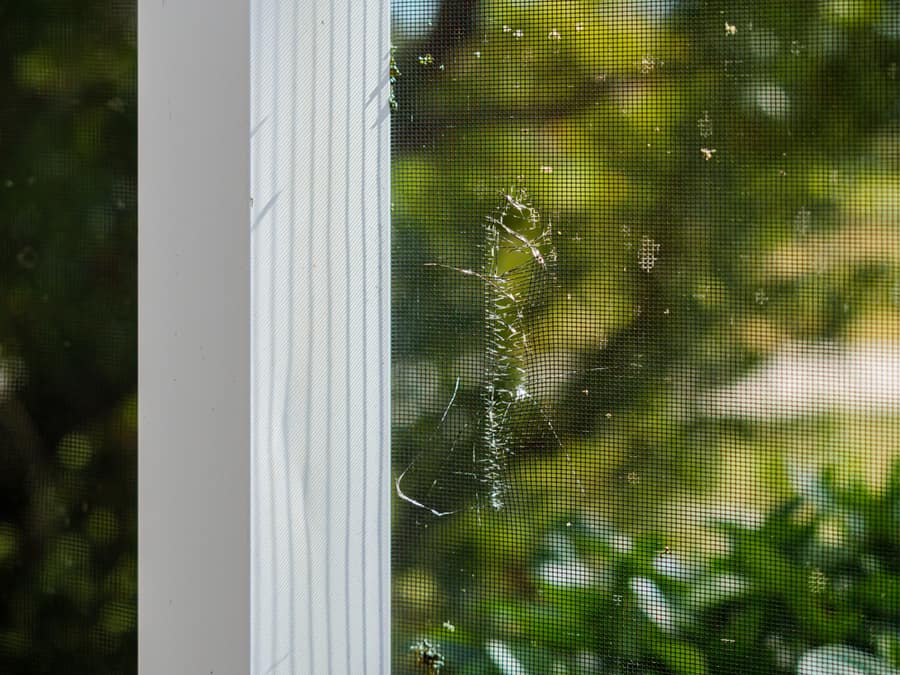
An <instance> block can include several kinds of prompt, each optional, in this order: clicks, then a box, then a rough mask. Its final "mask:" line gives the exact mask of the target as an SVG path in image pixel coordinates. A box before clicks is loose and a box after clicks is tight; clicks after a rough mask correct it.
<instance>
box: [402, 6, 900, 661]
mask: <svg viewBox="0 0 900 675" xmlns="http://www.w3.org/2000/svg"><path fill="white" fill-rule="evenodd" d="M392 11H393V19H392V21H393V42H394V48H393V50H392V52H391V66H390V67H391V88H392V103H391V107H392V110H391V125H392V167H391V181H392V242H393V243H392V255H393V259H392V266H393V267H392V269H393V272H392V293H393V295H392V303H393V308H392V311H393V324H392V358H393V366H392V367H393V372H392V381H393V385H392V408H393V412H392V434H393V447H392V465H393V476H392V480H393V482H394V485H393V488H394V505H393V531H392V535H391V536H392V551H393V610H392V611H393V616H392V622H393V624H392V635H393V645H392V649H393V670H394V672H397V673H436V672H441V673H494V674H497V673H499V674H502V675H524V674H533V673H541V674H544V673H553V674H558V675H562V674H572V675H574V674H580V673H656V674H679V675H688V674H691V675H699V674H702V673H760V674H769V673H801V674H804V675H806V674H812V673H849V672H854V673H896V672H900V445H898V438H900V150H898V149H900V89H898V72H897V71H898V62H900V4H898V3H896V2H889V1H887V0H884V1H881V2H877V1H874V0H872V1H866V0H860V1H859V2H848V1H844V0H822V1H806V0H802V1H801V0H797V1H792V2H780V1H775V0H765V1H759V2H753V3H731V2H724V1H718V0H708V1H707V0H618V1H615V0H604V1H589V0H575V1H572V2H551V1H549V0H546V1H538V0H534V1H527V0H518V1H514V0H482V1H481V2H477V1H476V0H456V1H452V0H445V1H443V2H440V1H438V0H434V1H427V0H418V1H417V0H394V1H393V2H392Z"/></svg>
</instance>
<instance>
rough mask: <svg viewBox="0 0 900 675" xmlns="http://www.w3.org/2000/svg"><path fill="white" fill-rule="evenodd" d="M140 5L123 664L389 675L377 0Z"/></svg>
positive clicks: (386, 334) (384, 185)
mask: <svg viewBox="0 0 900 675" xmlns="http://www.w3.org/2000/svg"><path fill="white" fill-rule="evenodd" d="M138 13H139V59H138V61H139V64H138V65H139V87H138V91H139V133H138V146H139V302H140V309H139V351H140V354H139V416H140V421H139V450H138V452H139V478H138V482H139V498H138V508H139V515H138V520H139V561H138V593H139V600H138V606H139V610H138V619H139V626H138V640H139V648H138V650H139V672H140V673H141V674H142V675H156V674H157V673H199V674H203V675H205V674H206V673H215V674H216V675H221V674H230V673H235V674H243V673H247V672H251V673H254V674H260V675H262V674H263V673H267V674H278V673H281V674H287V673H290V674H297V675H300V674H302V673H344V672H346V673H354V674H355V673H373V674H375V673H388V672H389V671H390V539H389V534H390V511H391V509H390V504H391V500H390V484H391V481H390V433H389V429H390V411H389V400H390V397H389V393H390V384H389V372H390V257H389V253H390V226H389V224H390V183H389V171H390V111H389V106H388V97H389V83H388V58H389V56H388V54H389V42H390V28H389V10H388V3H387V2H386V1H382V0H364V1H362V0H360V1H357V2H353V1H352V0H228V1H227V2H224V3H223V2H214V1H213V0H184V1H180V2H175V1H174V0H156V1H154V2H150V1H149V0H146V1H144V0H141V1H140V2H139V12H138ZM251 42H252V47H251ZM251 64H252V65H251ZM251 495H252V499H251Z"/></svg>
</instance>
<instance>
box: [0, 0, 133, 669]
mask: <svg viewBox="0 0 900 675" xmlns="http://www.w3.org/2000/svg"><path fill="white" fill-rule="evenodd" d="M135 9H136V7H135V3H134V2H132V1H129V0H114V1H112V2H109V1H107V2H100V1H99V0H82V1H81V2H71V1H69V2H45V1H38V0H28V1H27V2H0V242H2V244H0V259H2V264H0V673H4V674H10V675H13V674H16V675H18V674H30V673H35V674H37V673H53V674H57V673H72V674H81V673H92V674H93V673H98V674H99V673H104V674H110V675H113V674H124V673H134V672H136V646H137V645H136V637H135V609H136V582H137V577H136V534H135V525H136V508H135V506H136V501H135V497H136V459H137V457H136V414H137V412H136V406H135V396H136V379H137V359H136V339H135V327H136V320H137V305H136V302H135V300H136V290H137V284H136V277H137V262H136V234H137V228H136V222H135V221H136V210H135V202H136V188H135V177H136V162H135V159H136V128H135V122H136V107H135V70H136V53H135V42H136V35H135V19H136V17H135Z"/></svg>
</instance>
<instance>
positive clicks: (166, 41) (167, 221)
mask: <svg viewBox="0 0 900 675" xmlns="http://www.w3.org/2000/svg"><path fill="white" fill-rule="evenodd" d="M248 5H249V3H248V0H227V1H226V2H221V1H217V0H185V1H175V0H153V1H151V0H140V2H139V3H138V43H139V46H138V71H139V74H138V99H139V109H138V155H139V158H138V230H139V234H138V247H139V250H138V276H139V281H138V296H139V310H138V343H139V346H138V349H139V355H138V361H139V365H138V387H139V391H138V408H139V422H138V672H139V673H140V674H141V675H160V674H161V673H166V674H169V673H171V674H173V675H174V674H175V673H185V674H186V673H191V674H193V675H201V674H202V675H206V674H207V673H215V674H216V675H226V674H229V675H230V674H233V675H245V674H246V673H247V672H248V669H249V665H250V453H249V445H250V442H249V439H250V363H249V354H250V238H249V232H248V219H249V200H250V192H249V184H250V153H249V142H248V136H249V130H250V115H249V112H250V106H249V91H250V79H249V71H250V68H249V65H250V64H249V52H250V41H249V37H250V28H249V16H250V14H249V6H248Z"/></svg>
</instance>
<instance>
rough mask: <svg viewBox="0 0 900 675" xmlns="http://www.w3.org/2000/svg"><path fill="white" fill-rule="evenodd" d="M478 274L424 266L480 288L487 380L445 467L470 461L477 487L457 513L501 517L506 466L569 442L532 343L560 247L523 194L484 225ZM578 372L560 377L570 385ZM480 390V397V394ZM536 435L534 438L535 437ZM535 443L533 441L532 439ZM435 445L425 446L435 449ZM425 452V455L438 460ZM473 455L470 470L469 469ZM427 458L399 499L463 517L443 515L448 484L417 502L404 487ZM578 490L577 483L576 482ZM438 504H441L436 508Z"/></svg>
mask: <svg viewBox="0 0 900 675" xmlns="http://www.w3.org/2000/svg"><path fill="white" fill-rule="evenodd" d="M483 236H484V241H483V243H482V246H481V248H482V251H481V258H482V262H481V265H480V268H479V269H467V268H462V267H456V266H454V265H451V264H448V263H444V262H439V261H434V262H426V263H424V266H426V267H435V268H440V269H441V270H443V271H445V272H447V273H450V274H454V275H461V276H462V277H465V278H467V279H468V280H470V281H473V282H475V283H476V284H478V286H480V289H479V290H480V291H481V292H482V293H483V297H482V305H481V306H482V307H483V311H484V316H483V325H484V327H485V335H484V336H483V347H482V349H483V353H482V358H481V364H480V370H481V373H480V376H479V377H477V378H476V379H475V380H474V381H472V382H471V384H472V385H474V387H475V391H477V392H478V393H477V395H476V398H477V401H478V413H477V415H476V416H475V417H474V418H473V419H471V421H466V422H464V423H462V428H461V429H459V430H458V431H451V432H450V443H449V447H448V448H447V449H446V455H445V456H444V458H443V459H442V461H441V466H442V467H444V468H447V467H449V466H455V462H454V461H453V460H452V459H450V457H451V456H453V457H454V458H463V460H464V461H463V464H464V467H465V468H464V469H463V467H456V469H455V470H456V472H457V473H458V474H459V475H461V476H465V477H468V478H469V479H471V483H472V488H473V490H474V493H473V494H472V496H471V499H472V501H471V503H469V504H464V505H460V506H459V507H458V508H476V509H477V508H481V507H482V506H485V505H486V506H489V507H490V508H493V509H495V510H499V509H501V508H502V507H503V505H504V500H505V496H506V492H507V489H508V486H507V483H506V478H505V477H506V474H507V462H508V460H509V458H510V456H511V455H512V454H513V453H515V452H516V451H517V448H518V451H520V452H522V451H524V449H525V445H526V443H527V445H528V446H530V451H532V452H553V451H556V450H561V451H562V452H565V449H564V448H563V447H562V442H561V440H560V438H559V435H558V434H557V432H556V430H555V429H554V421H553V418H554V413H553V411H552V410H551V409H549V408H548V407H546V406H547V401H546V400H545V402H543V403H542V401H541V399H542V396H541V394H542V393H543V392H542V385H543V384H545V379H544V378H543V377H542V376H541V375H542V374H541V371H540V369H539V368H538V367H537V365H538V362H539V360H540V355H539V354H538V353H537V350H539V349H541V345H540V344H539V343H537V344H536V341H535V340H533V339H531V338H530V336H531V334H532V330H533V326H534V324H535V322H536V320H537V314H538V313H539V312H540V310H541V309H542V308H543V307H545V306H546V305H547V304H548V303H550V302H552V300H553V296H555V295H556V294H557V293H558V292H559V285H558V283H557V270H556V250H555V248H554V247H553V228H552V224H551V223H550V222H549V221H547V222H544V221H543V220H542V218H541V215H540V213H539V212H538V210H537V208H535V207H534V206H533V205H532V204H531V201H530V199H529V198H528V193H527V190H526V189H525V188H523V187H520V188H519V189H517V190H515V191H514V192H502V193H501V194H500V204H499V206H498V207H497V208H496V209H494V211H493V212H492V213H491V215H489V216H487V217H486V218H484V221H483ZM572 374H574V371H573V372H567V373H563V374H561V375H562V376H563V377H565V376H568V375H572ZM461 379H462V376H460V375H458V376H457V377H456V380H455V384H454V386H453V392H452V394H451V395H450V399H449V401H448V403H447V405H446V407H445V408H444V410H443V412H442V413H441V416H440V420H439V421H438V423H437V427H436V431H437V432H438V433H443V432H444V425H445V423H446V422H447V418H448V415H449V414H450V412H451V410H452V409H453V406H454V404H455V403H456V399H457V396H458V395H459V393H460V382H461ZM479 390H480V391H479ZM529 428H530V430H529ZM535 429H538V430H539V431H538V433H537V435H536V437H533V438H531V439H526V435H527V434H531V435H532V436H535V435H534V430H535ZM432 440H433V437H432V438H430V439H429V442H427V443H426V446H428V445H431V441H432ZM432 452H433V448H428V447H426V448H423V450H422V453H432ZM470 455H471V462H469V461H468V459H469V456H470ZM421 461H423V460H422V458H421V454H419V455H417V456H416V457H415V458H414V459H413V461H412V462H411V463H410V464H409V465H408V466H407V467H406V468H405V469H404V470H403V471H402V472H401V473H400V475H399V476H398V477H397V479H396V491H397V495H398V496H399V497H400V498H401V499H403V500H404V501H406V502H407V503H409V504H411V505H413V506H416V507H418V508H421V509H425V510H427V511H429V512H430V513H432V514H433V515H435V516H446V515H451V514H453V513H455V512H456V511H457V510H458V509H453V510H446V509H445V508H444V507H436V506H434V504H435V503H439V502H440V498H439V497H437V496H436V494H435V493H437V492H439V491H440V487H441V486H440V483H441V482H442V481H443V478H442V477H440V476H436V477H435V478H434V479H433V480H431V481H430V483H429V484H428V486H427V489H426V491H425V493H424V494H423V495H422V496H420V497H416V496H413V495H412V494H410V493H409V492H408V491H407V490H405V488H404V481H405V480H406V479H407V477H409V478H413V477H414V475H415V473H416V464H417V462H421ZM573 479H574V480H575V481H576V482H577V481H578V478H577V476H575V475H574V469H573ZM435 499H437V500H438V502H435V501H433V500H435Z"/></svg>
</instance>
